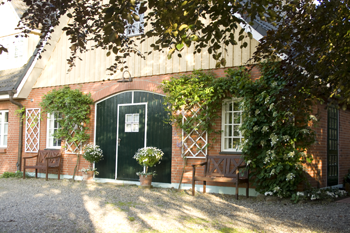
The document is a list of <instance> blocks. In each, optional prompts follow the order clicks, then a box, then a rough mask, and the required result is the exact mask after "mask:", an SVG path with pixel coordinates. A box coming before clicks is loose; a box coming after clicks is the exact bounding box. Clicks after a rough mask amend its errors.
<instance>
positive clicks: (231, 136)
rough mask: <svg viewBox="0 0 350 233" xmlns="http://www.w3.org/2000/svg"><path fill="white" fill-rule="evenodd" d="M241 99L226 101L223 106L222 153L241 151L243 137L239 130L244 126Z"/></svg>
mask: <svg viewBox="0 0 350 233" xmlns="http://www.w3.org/2000/svg"><path fill="white" fill-rule="evenodd" d="M240 101H241V99H237V98H232V99H229V100H224V101H223V104H222V126H221V130H222V133H221V151H223V152H225V151H227V152H234V151H241V149H240V148H239V146H240V144H241V143H242V140H243V136H242V133H241V131H240V130H239V128H240V126H241V125H242V120H243V119H242V110H240V108H239V105H240Z"/></svg>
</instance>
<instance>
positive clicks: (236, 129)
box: [233, 125, 240, 137]
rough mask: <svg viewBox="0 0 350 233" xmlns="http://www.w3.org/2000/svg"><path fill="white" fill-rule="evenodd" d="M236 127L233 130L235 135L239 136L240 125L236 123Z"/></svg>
mask: <svg viewBox="0 0 350 233" xmlns="http://www.w3.org/2000/svg"><path fill="white" fill-rule="evenodd" d="M233 127H234V130H233V132H234V133H233V136H235V137H239V136H240V133H239V127H240V126H239V125H234V126H233Z"/></svg>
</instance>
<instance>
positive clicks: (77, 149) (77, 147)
mask: <svg viewBox="0 0 350 233" xmlns="http://www.w3.org/2000/svg"><path fill="white" fill-rule="evenodd" d="M77 127H79V126H77V125H76V126H75V127H74V130H72V132H71V133H70V135H71V136H72V137H74V134H75V129H77ZM82 145H83V144H82V143H81V142H80V143H79V144H78V143H76V142H75V141H73V142H71V143H69V142H67V141H66V142H65V153H68V154H81V153H82V149H83V148H82Z"/></svg>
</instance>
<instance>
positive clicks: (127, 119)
mask: <svg viewBox="0 0 350 233" xmlns="http://www.w3.org/2000/svg"><path fill="white" fill-rule="evenodd" d="M132 118H133V116H132V114H126V117H125V121H126V122H127V123H129V122H132Z"/></svg>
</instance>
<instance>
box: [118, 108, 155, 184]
mask: <svg viewBox="0 0 350 233" xmlns="http://www.w3.org/2000/svg"><path fill="white" fill-rule="evenodd" d="M136 105H145V140H144V147H146V145H147V107H148V103H147V102H145V103H132V104H118V114H117V138H116V152H115V153H116V155H115V156H116V159H115V178H114V179H115V180H116V179H117V177H118V149H119V148H118V139H119V113H120V107H124V106H136Z"/></svg>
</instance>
